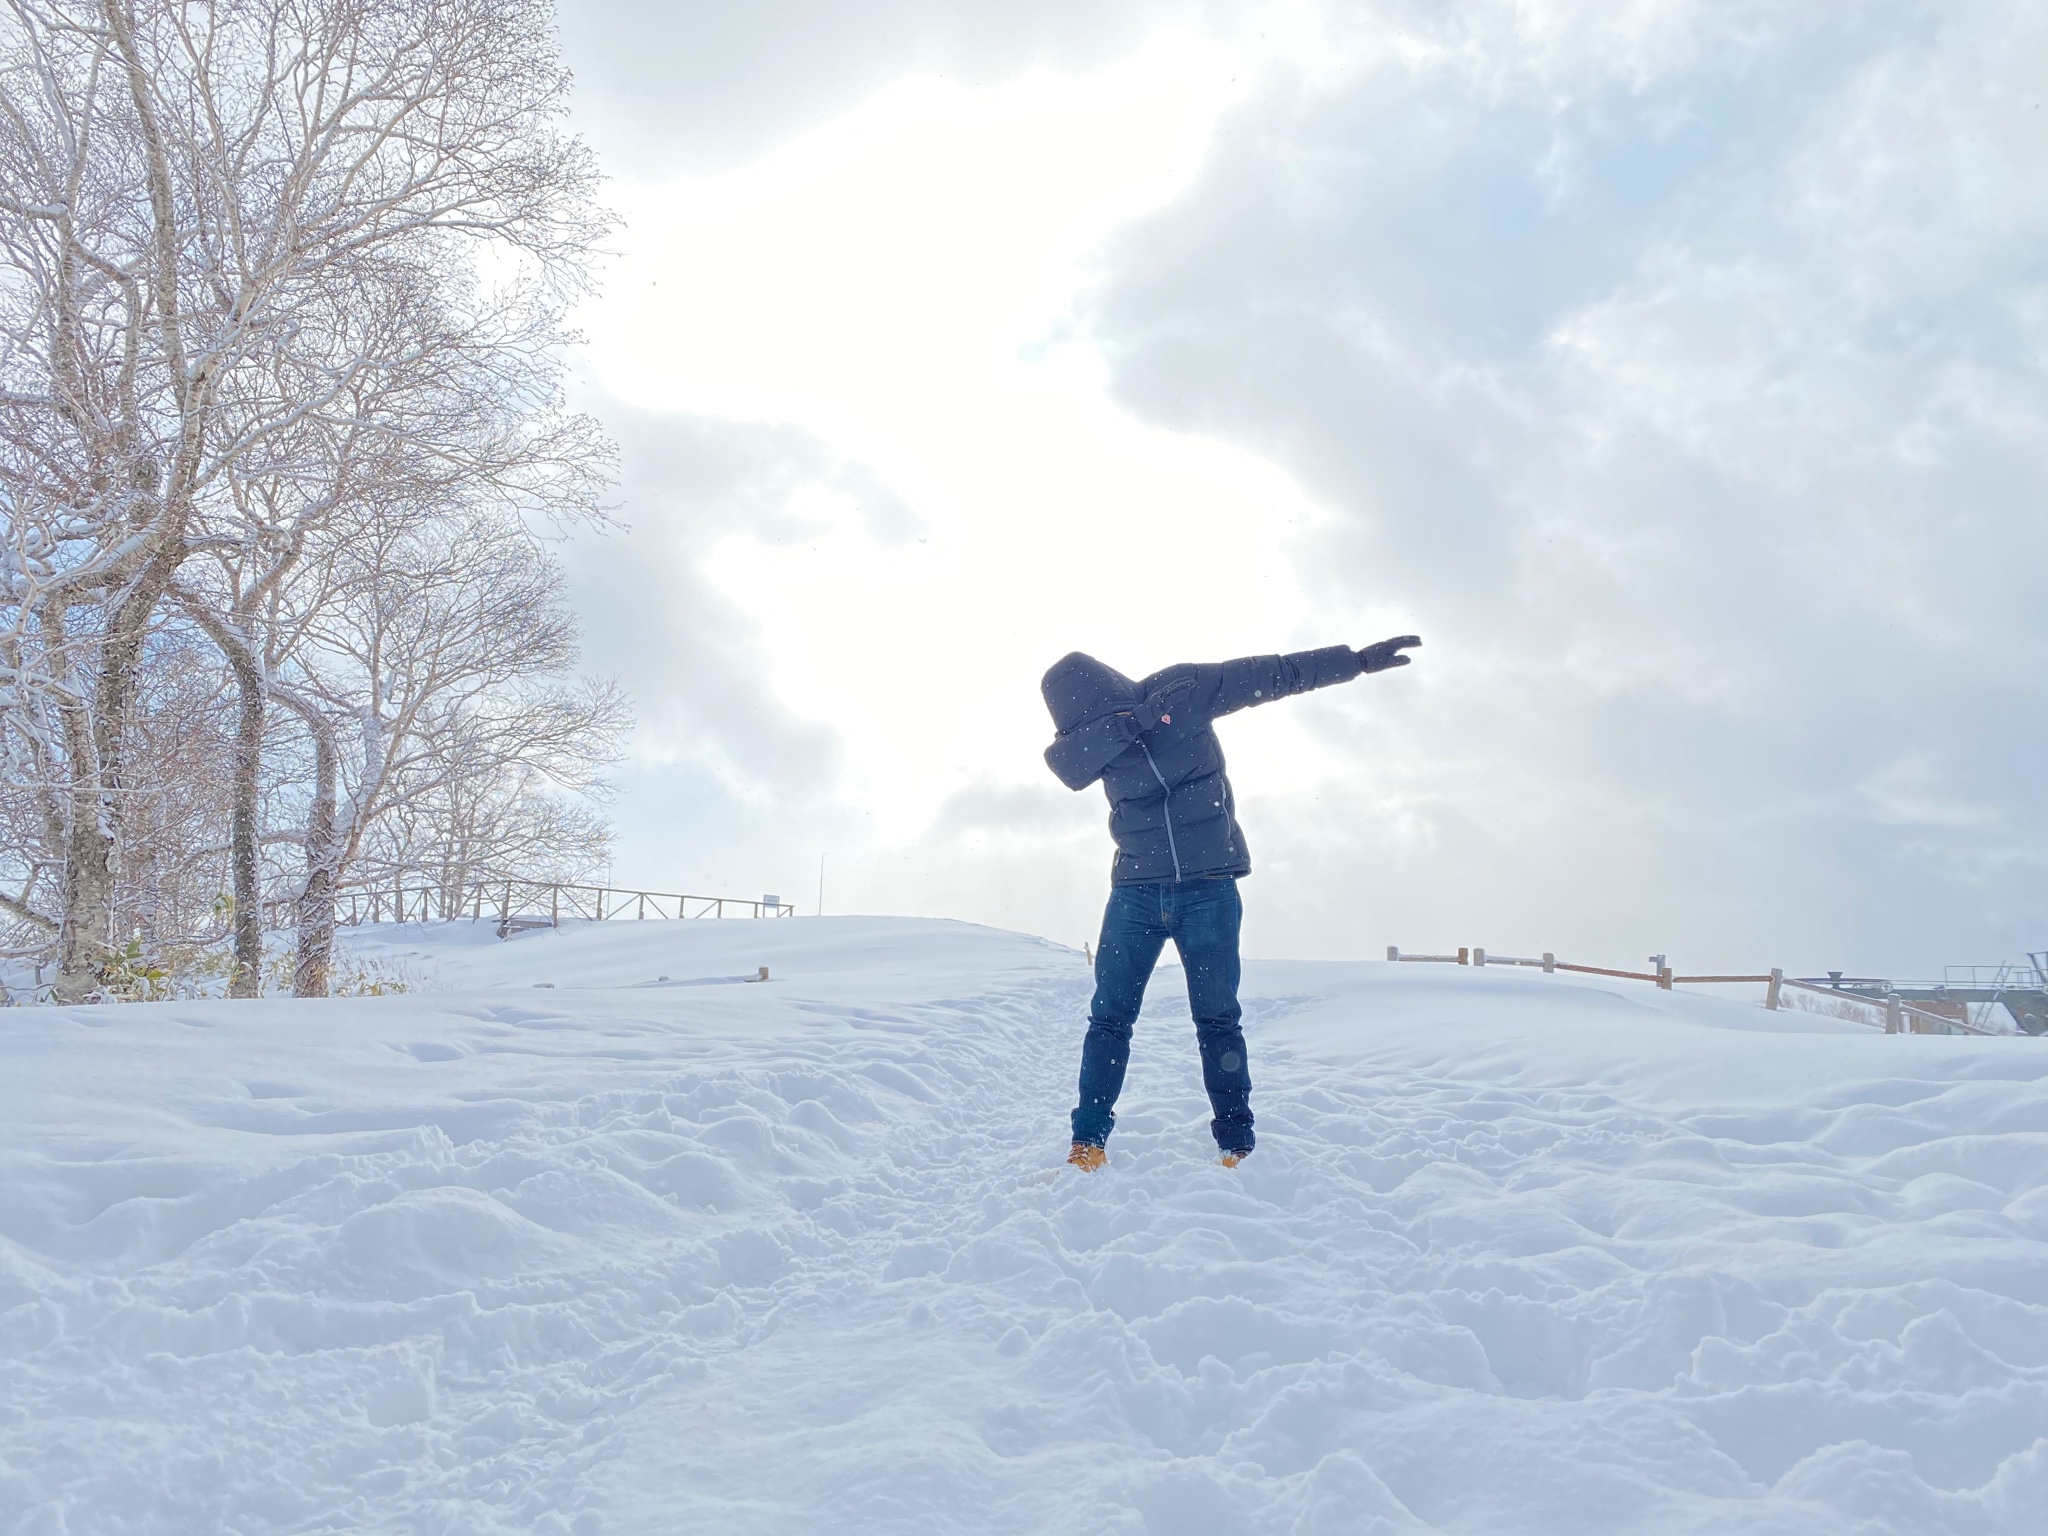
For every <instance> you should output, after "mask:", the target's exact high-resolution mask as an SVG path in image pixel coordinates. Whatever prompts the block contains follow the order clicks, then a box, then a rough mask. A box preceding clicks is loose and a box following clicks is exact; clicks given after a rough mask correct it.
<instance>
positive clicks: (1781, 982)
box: [1764, 965, 1785, 1008]
mask: <svg viewBox="0 0 2048 1536" xmlns="http://www.w3.org/2000/svg"><path fill="white" fill-rule="evenodd" d="M1784 986H1785V968H1784V967H1783V966H1781V965H1774V966H1772V967H1771V984H1770V986H1769V987H1767V988H1765V990H1764V1006H1765V1007H1766V1008H1776V1007H1777V1006H1778V995H1779V993H1780V992H1781V991H1782V990H1783V989H1784Z"/></svg>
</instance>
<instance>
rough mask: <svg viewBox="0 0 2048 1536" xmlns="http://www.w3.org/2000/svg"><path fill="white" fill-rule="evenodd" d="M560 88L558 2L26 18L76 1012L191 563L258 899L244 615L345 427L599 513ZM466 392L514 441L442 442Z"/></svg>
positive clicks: (30, 687) (5, 288)
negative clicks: (561, 344)
mask: <svg viewBox="0 0 2048 1536" xmlns="http://www.w3.org/2000/svg"><path fill="white" fill-rule="evenodd" d="M565 87H566V77H565V76H564V74H563V72H562V70H561V68H560V66H559V63H558V61H557V59H556V57H555V54H554V51H553V47H552V38H551V35H550V31H549V14H548V8H547V5H546V3H545V0H211V3H208V0H5V5H4V9H0V505H4V506H5V508H6V513H7V516H8V519H9V522H8V528H7V547H6V550H5V556H4V558H5V561H6V565H5V569H4V571H0V579H4V582H5V586H4V588H0V603H4V604H5V605H6V607H5V612H4V614H0V618H4V619H5V621H6V624H5V626H0V627H8V626H11V628H10V632H11V633H13V634H15V635H17V636H18V637H20V638H21V639H22V640H24V641H26V644H25V645H23V646H21V648H20V649H21V655H20V657H19V658H18V660H17V663H16V666H15V673H14V677H13V683H14V686H15V690H16V694H17V696H20V695H22V694H23V693H32V694H34V695H36V696H37V698H38V701H39V702H38V703H37V704H36V705H35V706H34V707H33V708H24V709H23V711H22V715H21V722H20V723H19V724H18V727H17V734H23V733H33V734H35V736H36V738H37V741H38V743H39V747H38V750H40V751H41V752H42V753H43V754H44V755H45V757H46V758H47V759H48V767H49V768H50V769H52V770H53V771H56V772H57V773H59V775H60V782H61V783H62V784H63V786H64V788H63V790H62V792H61V795H60V797H59V798H60V807H61V808H60V816H61V820H62V822H63V828H64V842H63V847H64V857H63V867H62V871H61V884H62V901H61V915H60V918H59V922H60V927H61V942H60V967H61V968H60V975H59V982H58V995H59V997H61V998H78V997H83V996H86V995H88V994H89V993H90V991H91V989H92V986H93V984H94V976H95V973H96V971H97V969H98V967H99V965H100V963H101V959H102V957H103V956H104V955H105V953H106V952H107V950H108V948H109V945H110V942H111V940H112V938H113V930H112V923H113V913H114V910H115V906H116V890H115V884H116V880H117V877H118V875H119V873H120V867H119V855H120V849H121V821H122V815H123V809H122V808H123V803H124V800H123V797H124V794H125V792H126V790H127V789H128V788H129V783H128V779H129V775H128V772H127V768H126V764H125V762H124V756H123V753H124V748H125V746H126V744H127V742H128V740H129V738H130V736H131V735H132V729H131V728H132V724H133V719H134V715H135V710H136V703H137V688H138V683H137V669H138V665H139V663H140V661H141V657H142V652H143V645H144V641H145V638H146V636H147V635H148V633H149V631H150V627H151V624H152V622H153V620H154V619H155V617H156V614H157V612H158V609H159V605H160V604H161V603H162V601H163V599H164V597H165V595H166V594H167V593H168V592H169V591H170V590H171V587H172V584H173V582H174V581H175V580H176V579H177V578H178V576H179V573H180V570H181V568H182V567H184V566H185V564H186V562H187V561H188V560H190V559H191V558H192V556H193V555H194V553H195V552H212V553H214V554H215V555H216V556H217V557H224V564H223V565H222V567H221V569H222V571H223V572H225V571H227V570H228V569H230V568H232V570H233V572H234V574H233V575H232V576H227V577H224V578H223V580H222V582H221V584H220V586H219V587H213V588H210V587H209V586H208V585H206V584H203V583H202V584H200V585H196V586H194V587H193V588H192V589H191V595H192V597H193V598H194V600H195V601H194V603H193V604H192V605H190V611H191V612H192V613H193V615H194V617H195V619H197V618H198V617H199V615H200V614H201V613H202V612H206V613H209V614H210V622H209V623H208V624H207V632H208V633H209V634H210V635H211V636H212V637H213V638H214V639H215V641H216V643H219V644H221V645H222V647H223V651H224V653H225V654H227V656H228V658H229V661H230V664H231V666H232V667H233V670H234V673H235V676H236V678H237V684H238V690H239V692H240V693H241V695H242V697H243V711H244V718H243V720H242V722H241V725H240V728H239V730H238V735H237V742H238V745H237V749H236V750H237V764H238V766H237V771H236V785H235V797H236V802H237V805H238V807H239V810H238V813H237V817H236V820H237V830H236V833H235V835H234V843H235V849H236V851H235V854H234V857H233V863H234V867H235V880H236V885H237V888H238V892H240V893H241V894H243V895H252V894H253V893H251V892H247V891H246V890H244V887H245V886H246V884H247V882H249V881H250V880H251V879H252V878H253V870H254V864H253V860H252V858H251V857H250V852H251V849H252V848H253V840H254V837H255V829H254V822H253V816H252V815H251V814H250V813H249V805H250V801H251V798H252V793H253V782H252V778H251V773H250V768H251V765H252V764H253V763H254V761H255V755H256V751H257V745H256V744H258V743H260V740H261V736H262V724H261V715H262V706H263V703H264V700H265V696H266V683H265V669H264V667H263V665H261V657H262V655H263V653H264V651H265V649H266V647H267V645H268V642H267V641H259V640H258V638H257V637H256V636H255V635H254V634H253V632H252V630H251V624H252V622H253V620H254V618H255V617H256V615H257V613H258V612H259V611H260V609H261V607H262V604H263V602H264V601H265V600H266V599H265V598H264V597H263V595H262V594H263V593H264V592H265V591H266V583H272V584H274V582H275V581H276V580H279V579H282V578H281V572H280V570H279V566H280V564H282V565H283V566H284V567H285V568H286V569H288V567H289V564H290V563H291V561H292V560H293V559H295V558H296V557H295V556H293V555H292V553H291V551H292V549H293V547H294V538H295V530H302V529H303V526H304V525H305V524H307V523H308V522H309V521H312V522H317V521H318V519H319V518H320V517H322V516H325V515H326V512H327V511H331V509H332V506H333V505H334V501H333V498H334V496H335V495H336V493H337V491H338V489H341V488H343V487H344V486H345V483H346V479H347V476H346V475H345V474H344V473H342V472H340V471H339V470H338V469H337V464H336V454H337V452H340V451H341V446H342V445H343V443H344V442H345V441H346V440H348V439H350V438H351V437H352V436H353V438H354V439H356V440H357V441H358V442H360V443H363V444H367V443H368V442H369V441H370V440H371V439H379V440H382V441H383V442H384V443H385V444H386V445H387V449H388V448H389V445H394V444H403V445H409V446H410V447H412V448H413V449H415V450H416V451H417V456H418V457H422V458H427V459H431V458H434V457H435V456H436V455H446V458H447V462H448V464H449V465H451V466H452V467H453V468H452V472H454V473H456V474H463V473H467V474H470V475H472V476H473V477H474V478H475V479H476V480H477V481H478V483H479V485H487V486H489V487H491V488H492V489H493V490H495V491H497V492H499V493H501V494H505V495H512V496H516V495H519V494H522V493H528V494H531V493H536V492H540V491H546V492H548V493H550V494H551V496H552V498H553V499H554V500H555V501H556V502H557V503H558V504H559V505H560V506H562V507H563V508H565V509H566V510H567V511H568V512H569V513H570V515H575V513H577V512H578V511H579V510H585V509H587V508H588V507H589V506H590V505H591V500H590V498H591V496H592V495H593V494H594V483H595V477H594V475H593V473H592V470H593V468H594V466H595V462H596V459H597V457H598V456H599V450H598V448H597V445H596V440H595V438H594V435H593V434H592V433H591V432H590V431H589V430H588V428H587V426H585V425H583V424H579V423H577V422H575V421H574V420H573V419H572V418H567V417H565V416H564V415H563V413H561V411H560V409H559V404H558V401H557V400H556V398H555V393H554V383H553V380H554V373H553V362H552V349H553V347H554V344H555V343H556V342H557V341H558V340H559V339H560V335H559V331H558V321H557V317H558V315H559V313H560V309H561V304H562V301H563V299H564V297H565V296H566V295H567V294H568V293H570V292H572V291H573V290H574V288H575V286H576V285H577V284H578V283H579V282H580V281H581V280H582V271H583V266H582V262H583V258H584V257H585V256H586V255H587V253H588V251H589V249H590V246H591V243H592V241H593V240H594V239H595V238H596V236H597V234H598V232H599V230H600V228H601V222H600V220H599V218H598V216H597V215H596V214H595V213H594V211H593V209H592V205H591V203H590V200H589V199H590V192H591V189H592V186H593V182H594V172H593V168H592V164H591V160H590V157H589V156H588V154H587V152H586V151H585V150H584V149H583V147H582V146H581V145H579V144H578V143H576V142H575V141H574V140H571V139H567V138H565V137H563V136H562V135H561V134H560V133H559V132H558V131H557V129H556V126H555V125H556V119H557V118H558V116H559V113H560V111H561V108H562V103H563V95H564V91H565ZM487 252H489V253H493V254H491V255H490V260H489V270H490V272H491V273H492V274H493V275H492V280H491V281H490V282H489V283H488V284H486V283H484V282H482V281H481V280H480V279H479V278H478V276H477V273H478V271H479V260H480V258H481V257H483V256H484V255H485V253H487ZM407 370H412V371H411V372H410V373H409V374H406V371H407ZM400 374H406V378H405V380H403V381H400V380H399V379H398V375H400ZM408 386H410V387H408ZM480 391H488V392H490V393H491V395H492V398H493V401H494V404H495V409H494V410H493V411H492V412H491V413H490V414H489V416H488V418H487V419H488V420H489V421H490V422H491V423H493V424H494V425H495V427H496V428H497V434H498V435H497V436H496V437H493V436H492V434H491V433H489V432H485V433H482V434H479V433H477V432H476V431H474V430H473V424H471V423H465V424H464V430H463V431H462V432H459V433H456V434H453V435H452V436H451V435H449V434H446V433H445V432H444V431H443V430H442V429H444V428H445V427H446V425H447V424H448V422H449V420H450V417H449V416H448V414H447V413H448V412H449V411H450V410H451V409H453V408H454V407H455V404H456V402H457V401H459V400H460V399H462V398H463V397H464V396H465V394H467V395H469V396H471V397H474V396H475V395H476V394H477V393H478V392H480ZM372 399H374V400H375V402H376V403H375V404H374V405H368V404H366V402H367V401H369V400H372ZM407 402H425V403H426V404H425V408H424V409H423V410H422V411H421V412H420V413H419V414H417V415H414V414H409V413H408V411H407V410H406V409H405V404H406V403H407ZM437 434H438V435H437ZM479 447H488V448H489V450H490V451H486V452H482V453H481V454H479V455H477V456H476V457H475V458H468V457H465V455H466V454H467V453H468V452H469V451H470V450H473V449H476V448H479ZM513 447H519V448H523V449H525V450H526V452H524V453H523V454H522V453H520V452H508V451H506V450H507V449H509V448H513ZM366 451H367V450H366ZM259 484H261V485H264V486H267V487H269V488H270V489H271V490H273V491H274V492H276V493H277V496H276V499H275V500H274V501H272V502H270V503H268V504H265V503H263V500H262V497H261V496H257V497H255V498H254V499H252V498H251V496H250V494H249V492H250V490H251V488H252V487H254V486H256V485H259ZM259 505H260V506H263V507H264V515H262V516H260V517H253V518H252V517H251V515H250V514H251V510H252V508H256V507H258V506H259ZM323 509H324V510H323ZM223 591H224V592H225V594H226V597H227V603H226V606H225V607H220V606H218V605H216V604H215V603H214V602H213V601H212V598H214V597H218V596H220V595H221V593H222V592H223ZM252 594H253V595H254V602H253V604H252V603H251V602H250V599H251V596H252ZM241 905H242V903H241V902H240V901H238V908H239V907H240V906H241ZM252 920H253V919H252ZM249 938H250V935H249V934H248V933H243V934H242V935H241V942H242V945H243V947H244V948H246V947H247V944H248V942H249ZM245 958H246V957H245Z"/></svg>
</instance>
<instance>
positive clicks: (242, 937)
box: [228, 647, 263, 997]
mask: <svg viewBox="0 0 2048 1536" xmlns="http://www.w3.org/2000/svg"><path fill="white" fill-rule="evenodd" d="M229 660H230V662H231V663H232V664H233V666H234V670H235V687H236V691H237V692H238V693H239V694H240V695H241V698H240V701H239V709H238V718H237V721H236V729H235V772H234V786H233V791H232V792H233V796H234V803H233V807H232V810H231V814H230V820H229V826H228V866H229V870H230V873H231V875H232V877H233V880H234V892H235V970H234V975H233V977H232V978H231V979H230V980H229V982H228V996H229V997H260V996H261V995H262V993H263V892H262V889H261V887H260V886H259V885H258V883H257V871H256V839H257V836H258V833H257V828H256V809H257V808H256V791H257V785H258V782H259V778H260V775H261V772H262V767H263V676H262V674H261V673H260V672H258V671H257V669H256V665H255V661H254V659H253V658H251V657H250V656H249V654H248V650H247V648H246V647H238V648H237V651H236V653H234V654H231V655H230V657H229Z"/></svg>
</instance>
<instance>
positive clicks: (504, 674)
mask: <svg viewBox="0 0 2048 1536" xmlns="http://www.w3.org/2000/svg"><path fill="white" fill-rule="evenodd" d="M300 580H301V582H302V583H304V584H306V585H309V586H313V587H315V588H316V589H317V601H315V602H313V603H312V604H311V605H310V606H309V616H308V618H307V620H306V621H305V624H304V628H303V635H302V638H301V640H300V642H299V644H298V646H297V647H296V649H295V651H294V653H293V658H292V665H291V667H290V668H289V669H287V670H288V671H289V674H290V680H289V682H286V681H283V680H280V681H279V682H277V683H275V684H274V685H273V691H274V693H275V695H276V697H278V698H279V699H280V700H282V701H284V702H285V703H286V704H287V707H289V708H290V709H292V710H293V712H294V713H295V714H297V715H298V717H299V718H300V720H301V721H302V722H303V723H304V725H305V727H306V729H307V731H308V734H309V736H310V737H311V739H312V741H313V745H314V759H315V765H314V774H313V784H312V788H311V793H310V796H309V800H308V805H307V809H306V817H305V828H306V837H305V847H306V880H305V885H304V894H303V895H302V897H301V899H300V902H299V909H298V914H297V927H298V957H297V962H296V967H295V977H294V990H295V991H296V992H298V993H299V995H301V996H319V995H322V994H323V993H324V989H325V976H326V971H327V968H328V967H329V966H330V964H331V960H332V953H333V942H334V926H335V908H334V898H335V896H336V894H337V893H338V892H339V891H340V890H341V889H342V887H343V885H344V883H345V882H346V881H348V880H349V879H350V878H351V875H352V873H353V872H354V871H356V869H357V867H358V865H359V864H362V865H365V866H366V877H367V878H368V879H370V880H377V881H388V880H390V879H391V877H392V876H393V875H394V874H395V873H398V872H400V871H417V872H421V873H427V874H430V875H432V876H433V877H434V878H436V879H438V880H443V881H446V880H448V879H455V880H458V881H459V880H463V879H467V878H470V874H469V871H470V870H471V869H479V870H482V869H487V870H488V872H489V873H490V874H492V875H493V876H497V875H502V874H503V873H504V872H505V865H504V859H505V858H506V857H507V856H508V855H509V854H510V853H511V852H512V850H513V848H514V847H515V846H516V847H518V848H520V849H521V850H522V851H523V852H524V853H525V854H527V855H528V856H530V857H534V858H536V859H538V858H539V857H540V856H541V855H543V854H545V856H546V857H547V858H550V859H557V860H560V859H573V856H574V848H575V847H576V845H577V843H578V841H579V840H582V841H587V840H588V839H589V838H590V837H591V836H592V834H593V832H594V829H595V827H596V825H597V823H596V822H595V819H594V817H593V816H592V815H591V813H590V811H589V807H588V806H587V804H581V803H579V802H578V801H577V800H576V799H575V798H574V797H575V796H576V795H578V794H588V793H590V792H592V791H595V790H597V789H598V788H599V782H600V781H599V772H600V770H601V769H602V767H603V766H604V765H605V764H606V763H608V762H610V761H612V760H614V759H615V758H616V757H617V755H618V741H619V738H620V736H621V735H622V733H623V732H624V730H625V729H626V727H627V725H628V723H629V715H628V711H627V708H626V705H625V702H624V700H623V699H622V698H621V697H620V696H619V694H618V692H617V690H616V689H615V688H613V687H612V686H610V685H608V684H602V683H590V682H584V683H580V684H579V683H574V682H570V681H568V680H567V679H568V677H569V674H570V671H571V669H572V668H573V667H574V665H575V663H576V660H577V634H576V625H575V621H574V619H573V617H572V615H571V614H570V612H569V609H568V605H567V603H566V601H565V599H564V597H563V591H562V576H561V572H560V569H559V567H558V566H557V565H556V564H555V562H554V561H553V560H552V559H550V558H549V557H548V555H547V553H546V551H545V549H544V548H543V547H542V546H541V545H540V543H539V542H538V541H537V540H536V539H534V538H533V537H532V536H531V535H530V534H529V533H528V532H527V530H526V529H525V527H524V526H523V525H522V524H521V523H520V522H519V521H518V520H516V519H515V518H513V517H511V516H509V515H508V514H505V513H503V512H490V511H471V512H469V513H466V514H463V515H459V516H458V515H453V514H450V515H444V516H441V517H437V518H431V519H420V520H416V521H411V522H407V521H405V520H403V519H400V518H395V517H386V518H381V519H377V520H375V521H373V522H371V523H369V524H368V525H366V526H364V527H361V528H359V529H356V530H354V531H353V532H352V533H351V534H350V536H349V537H347V538H343V539H339V540H336V541H334V542H333V545H332V547H331V550H330V551H329V555H328V558H327V559H326V560H324V561H323V562H321V563H320V564H319V565H317V566H316V565H313V564H311V563H309V564H308V565H307V566H306V567H304V569H303V571H302V573H301V577H300ZM564 792H566V794H567V796H568V798H555V797H557V796H560V795H562V794H563V793H564ZM551 801H552V803H550V802H551ZM494 837H496V838H497V839H499V840H498V841H496V842H495V843H494V842H493V838H494ZM458 899H459V898H458Z"/></svg>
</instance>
